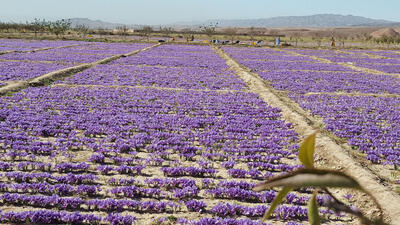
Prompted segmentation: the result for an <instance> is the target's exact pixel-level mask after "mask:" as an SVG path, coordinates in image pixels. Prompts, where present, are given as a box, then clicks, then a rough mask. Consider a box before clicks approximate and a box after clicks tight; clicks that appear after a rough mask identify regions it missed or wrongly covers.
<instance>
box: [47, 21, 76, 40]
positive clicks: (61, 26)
mask: <svg viewBox="0 0 400 225" xmlns="http://www.w3.org/2000/svg"><path fill="white" fill-rule="evenodd" d="M70 28H71V21H70V20H65V19H61V20H57V21H54V22H48V23H47V29H48V30H49V31H50V33H53V34H55V35H56V36H57V37H58V36H59V35H63V34H65V32H66V31H67V30H69V29H70Z"/></svg>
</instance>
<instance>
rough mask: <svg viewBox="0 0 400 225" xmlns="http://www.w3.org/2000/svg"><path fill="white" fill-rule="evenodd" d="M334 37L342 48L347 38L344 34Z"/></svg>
mask: <svg viewBox="0 0 400 225" xmlns="http://www.w3.org/2000/svg"><path fill="white" fill-rule="evenodd" d="M336 37H337V39H338V41H339V42H340V43H341V45H342V47H344V43H345V41H346V40H347V38H348V36H347V35H346V34H337V35H336Z"/></svg>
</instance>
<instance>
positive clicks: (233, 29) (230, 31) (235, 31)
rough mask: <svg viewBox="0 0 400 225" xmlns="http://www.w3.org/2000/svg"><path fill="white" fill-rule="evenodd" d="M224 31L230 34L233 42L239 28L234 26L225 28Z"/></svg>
mask: <svg viewBox="0 0 400 225" xmlns="http://www.w3.org/2000/svg"><path fill="white" fill-rule="evenodd" d="M223 32H224V33H225V34H227V35H228V36H229V39H230V41H231V43H233V42H234V41H235V37H236V36H235V35H236V34H237V30H236V29H235V28H233V27H229V28H225V29H224V30H223Z"/></svg>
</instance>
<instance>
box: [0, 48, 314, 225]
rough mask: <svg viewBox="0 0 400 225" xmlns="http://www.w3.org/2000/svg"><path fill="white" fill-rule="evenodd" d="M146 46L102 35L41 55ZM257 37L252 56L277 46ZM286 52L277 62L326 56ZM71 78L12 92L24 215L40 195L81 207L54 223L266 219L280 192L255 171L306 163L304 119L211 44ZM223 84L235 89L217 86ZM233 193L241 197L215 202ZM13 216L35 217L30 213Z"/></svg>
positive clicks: (8, 138)
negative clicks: (301, 147) (263, 94)
mask: <svg viewBox="0 0 400 225" xmlns="http://www.w3.org/2000/svg"><path fill="white" fill-rule="evenodd" d="M135 46H137V47H138V46H140V48H143V47H144V46H145V45H140V44H102V43H95V44H91V45H85V46H76V47H70V48H65V49H63V50H61V49H54V50H52V51H47V53H46V52H42V55H40V54H38V55H37V60H40V59H42V60H47V59H49V58H50V55H53V56H54V58H53V59H54V60H56V61H57V60H59V59H60V60H61V59H62V57H64V58H68V57H70V60H71V62H72V61H73V62H75V60H78V59H79V57H87V59H86V60H88V61H90V60H91V59H94V58H96V57H99V56H102V57H108V56H109V55H110V54H121V53H124V52H127V51H132V50H134V48H135ZM248 49H249V52H248V54H247V55H248V56H249V59H250V60H248V61H249V62H250V63H260V62H264V61H265V60H263V59H261V60H259V59H258V58H257V55H262V54H264V55H268V57H269V58H268V60H269V59H270V58H271V59H272V57H273V55H274V54H275V53H276V52H275V51H274V50H266V49H253V48H248ZM37 53H39V52H37ZM61 53H62V54H61ZM21 54H22V53H21ZM6 55H7V54H6ZM60 55H63V56H60ZM275 55H276V56H277V58H278V60H276V62H279V61H284V60H291V61H292V60H293V61H294V60H296V59H298V60H299V62H303V63H304V61H307V63H312V62H314V60H307V58H306V57H300V58H296V57H294V56H291V55H289V54H287V53H284V52H279V53H276V54H275ZM10 57H11V56H10ZM54 60H53V61H54ZM67 60H68V59H67ZM245 61H246V60H245ZM60 83H63V84H74V85H71V86H69V85H65V86H64V85H60V86H57V85H55V86H48V87H36V88H33V87H31V88H27V89H25V90H23V91H21V92H18V93H14V94H13V95H12V96H3V97H1V98H0V156H1V157H2V160H1V163H0V179H1V181H4V182H1V183H0V196H1V198H0V202H1V203H2V204H3V205H6V206H10V208H13V209H16V211H24V212H21V213H20V214H18V215H30V213H31V212H30V211H26V210H28V209H23V207H27V206H28V207H29V208H35V209H43V208H48V209H53V210H58V211H55V212H57V213H61V211H60V210H68V211H70V212H72V211H73V212H76V214H74V215H75V217H76V218H75V217H74V218H75V220H73V219H72V216H64V214H54V216H51V217H53V218H55V219H54V221H50V222H54V223H69V224H79V223H80V224H84V223H88V224H90V223H93V224H95V223H106V224H132V223H134V222H137V223H139V224H141V223H142V222H144V221H142V220H143V218H150V217H151V218H155V217H159V216H160V215H161V214H164V215H163V216H165V214H167V213H168V214H169V213H174V214H175V213H179V215H183V214H185V215H186V214H189V212H190V216H192V215H193V216H194V217H197V218H200V217H204V218H203V219H201V220H194V221H187V220H186V219H185V218H180V219H178V220H177V221H176V222H177V223H178V224H179V223H181V224H240V225H244V224H262V223H261V222H259V221H253V220H252V219H258V218H259V217H261V216H262V214H263V213H264V212H265V210H266V207H267V205H265V203H269V202H271V201H272V199H273V198H274V197H275V195H276V193H275V191H264V192H261V193H258V192H254V191H252V188H253V187H254V185H255V183H256V182H258V179H262V178H265V177H269V176H272V175H274V174H279V173H282V172H285V171H290V170H292V169H294V168H296V167H297V166H293V165H296V164H297V163H296V162H295V161H294V160H293V159H294V158H295V156H296V154H297V153H296V151H297V148H298V145H297V144H296V142H297V141H298V140H297V133H296V132H295V131H294V130H293V129H292V125H291V124H288V123H285V121H283V120H282V119H281V113H280V110H279V109H277V108H272V107H270V106H268V105H267V104H266V103H265V102H264V101H263V100H262V99H260V98H259V97H258V95H256V94H254V93H248V92H245V91H242V90H245V89H246V87H245V84H244V82H243V81H240V79H238V78H236V77H235V76H234V73H233V72H232V71H229V67H228V66H227V65H226V64H225V61H224V60H223V59H222V58H220V57H219V56H218V54H216V53H215V52H214V50H213V49H212V48H211V47H210V46H200V45H196V46H194V45H193V46H190V45H161V46H159V47H155V48H151V49H150V50H148V51H144V52H141V53H139V54H137V55H135V56H129V57H123V58H121V59H119V60H116V61H114V62H112V63H110V64H107V65H99V66H96V67H94V68H92V69H90V70H87V71H85V72H82V73H79V74H76V75H74V76H72V77H70V78H69V79H66V80H64V81H61V82H60ZM81 84H87V85H91V84H94V85H99V86H93V87H87V86H81ZM107 85H108V86H109V87H107ZM111 85H115V86H114V87H111ZM137 85H141V86H152V87H153V88H146V87H133V86H137ZM124 86H130V87H124ZM154 87H155V88H154ZM193 89H202V90H193ZM223 89H230V90H229V91H227V92H219V91H215V90H223ZM298 192H304V191H303V190H298ZM298 192H296V193H291V195H290V196H289V197H288V199H287V203H288V204H287V205H285V207H281V208H278V209H277V211H276V213H275V214H274V216H275V218H276V219H278V220H280V221H289V220H305V218H306V213H305V212H304V210H303V208H302V207H300V206H303V205H304V204H305V200H306V199H307V197H309V194H310V193H308V192H304V193H298ZM221 199H223V201H227V202H229V205H228V204H225V203H220V204H217V205H215V204H216V203H218V201H220V200H221ZM233 202H236V203H237V205H236V204H232V203H233ZM9 211H10V210H8V209H6V210H5V212H3V214H2V215H4V214H5V213H9ZM48 212H50V213H49V214H48V215H50V214H51V212H53V211H49V210H48ZM83 212H85V213H94V214H93V215H96V216H97V215H102V216H104V217H98V218H97V220H96V221H92V222H91V221H89V219H82V218H85V217H84V216H85V215H92V214H83ZM24 213H25V214H24ZM106 213H112V214H109V215H108V216H105V215H106ZM42 214H43V215H44V214H46V213H42ZM42 214H40V213H39V215H42ZM46 215H47V214H46ZM65 215H70V213H66V214H65ZM210 216H211V217H214V218H207V217H210ZM221 216H223V217H227V218H224V219H222V218H220V217H221ZM239 216H240V217H242V218H240V219H238V218H237V217H239ZM1 218H2V219H1V221H2V222H3V221H4V222H5V223H12V222H15V223H24V222H25V223H26V221H23V219H25V218H26V216H25V217H23V218H21V219H16V220H14V221H12V222H10V221H9V220H8V219H7V218H10V217H1ZM3 218H4V219H3ZM67 218H68V219H67ZM170 219H171V220H173V219H174V217H173V216H171V218H168V219H167V220H170ZM144 220H146V219H144ZM147 220H148V219H147ZM35 221H39V220H35ZM75 221H76V222H75ZM29 222H31V221H29ZM146 222H148V221H146ZM146 222H144V223H146ZM31 223H32V222H31Z"/></svg>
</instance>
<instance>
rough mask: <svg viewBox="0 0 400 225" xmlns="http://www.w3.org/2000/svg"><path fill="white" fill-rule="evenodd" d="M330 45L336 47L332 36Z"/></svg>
mask: <svg viewBox="0 0 400 225" xmlns="http://www.w3.org/2000/svg"><path fill="white" fill-rule="evenodd" d="M331 47H332V48H334V47H336V43H335V38H333V36H332V38H331Z"/></svg>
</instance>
